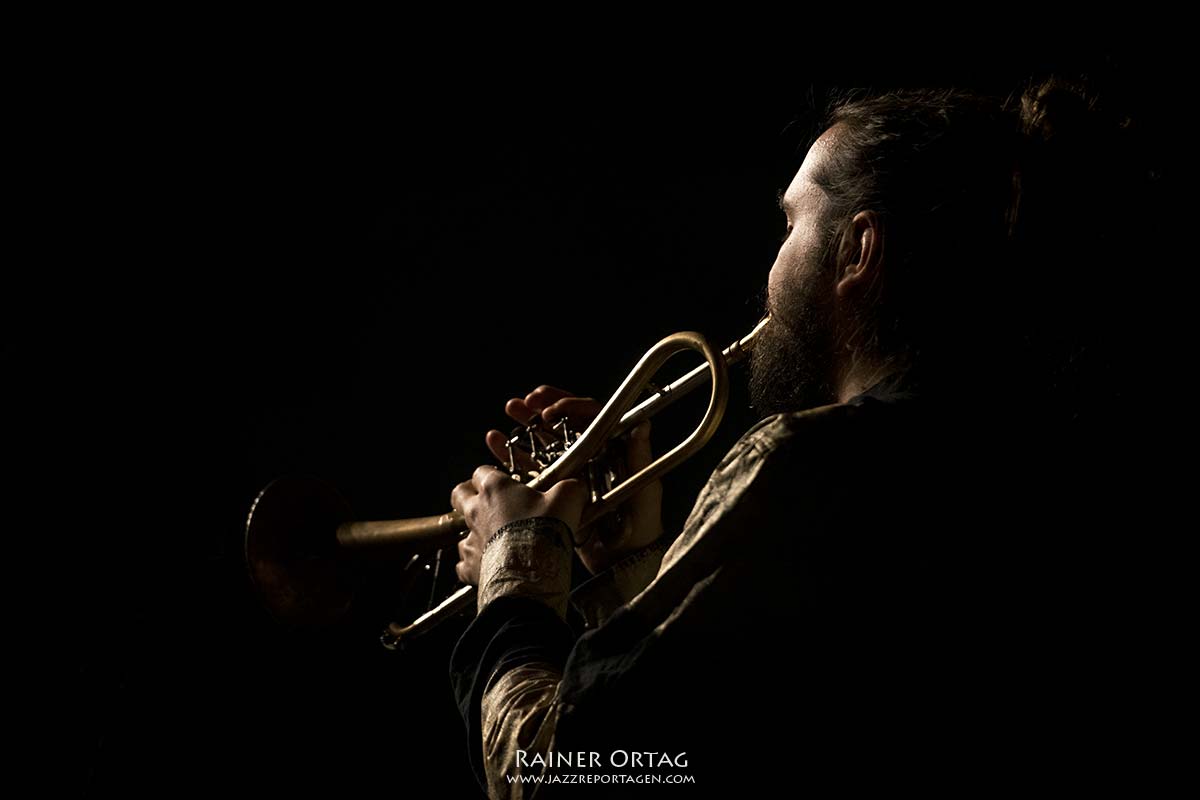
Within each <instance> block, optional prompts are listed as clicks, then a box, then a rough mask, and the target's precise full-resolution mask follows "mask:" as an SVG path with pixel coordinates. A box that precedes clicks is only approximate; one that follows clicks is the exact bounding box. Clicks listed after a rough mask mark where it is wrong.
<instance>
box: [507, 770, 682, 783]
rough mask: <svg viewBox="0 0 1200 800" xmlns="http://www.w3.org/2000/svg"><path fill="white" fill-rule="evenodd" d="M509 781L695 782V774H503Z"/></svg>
mask: <svg viewBox="0 0 1200 800" xmlns="http://www.w3.org/2000/svg"><path fill="white" fill-rule="evenodd" d="M504 777H505V778H507V779H508V782H509V783H695V782H696V776H695V775H626V774H624V773H619V772H618V773H616V774H612V775H608V774H601V775H589V774H587V773H576V772H566V773H562V774H558V773H553V774H550V775H505V776H504Z"/></svg>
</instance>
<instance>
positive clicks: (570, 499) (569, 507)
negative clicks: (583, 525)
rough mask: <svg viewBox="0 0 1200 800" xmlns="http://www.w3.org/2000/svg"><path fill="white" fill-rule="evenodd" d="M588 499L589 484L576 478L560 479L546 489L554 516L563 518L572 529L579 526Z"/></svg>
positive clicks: (547, 498)
mask: <svg viewBox="0 0 1200 800" xmlns="http://www.w3.org/2000/svg"><path fill="white" fill-rule="evenodd" d="M587 499H588V491H587V484H585V483H584V482H583V481H581V480H577V479H575V478H568V479H567V480H565V481H559V482H558V483H556V484H554V485H553V486H551V487H550V488H549V489H548V490H547V491H546V500H547V501H548V502H549V504H550V508H551V510H552V511H553V512H554V516H556V517H559V518H561V519H563V520H564V521H565V522H566V523H567V524H568V525H570V526H571V529H572V530H574V529H576V528H578V527H579V518H580V516H582V514H583V506H584V504H585V503H587Z"/></svg>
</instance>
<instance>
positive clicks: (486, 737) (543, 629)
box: [451, 518, 574, 797]
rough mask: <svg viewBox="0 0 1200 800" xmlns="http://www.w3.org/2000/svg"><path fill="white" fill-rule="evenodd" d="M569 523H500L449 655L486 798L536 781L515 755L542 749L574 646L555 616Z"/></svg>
mask: <svg viewBox="0 0 1200 800" xmlns="http://www.w3.org/2000/svg"><path fill="white" fill-rule="evenodd" d="M571 556H572V547H571V539H570V529H569V528H567V527H566V526H565V525H564V524H562V523H561V522H559V521H558V520H554V519H550V518H533V519H528V520H520V521H518V522H514V523H510V524H509V525H506V526H504V527H503V528H501V529H500V530H499V531H497V533H496V535H495V536H493V537H492V538H491V539H490V540H489V541H488V543H487V546H486V548H485V549H484V552H483V557H482V562H481V565H480V581H479V613H478V615H477V616H476V618H475V620H474V621H473V622H472V623H471V625H470V626H468V628H467V630H466V631H465V632H464V633H463V636H462V638H461V639H460V640H459V643H458V646H457V647H456V648H455V651H454V654H453V656H452V657H451V678H452V681H453V684H454V690H455V695H456V697H457V699H458V704H459V710H460V712H461V713H462V715H463V719H464V721H465V722H466V725H467V733H468V737H469V738H468V745H469V748H470V757H471V765H472V768H473V769H474V771H475V774H476V777H477V779H478V780H479V781H480V783H481V785H484V786H486V788H487V790H488V793H489V795H490V796H492V797H529V796H531V794H532V790H533V789H534V788H536V786H537V784H521V783H520V782H519V781H517V782H515V783H510V782H509V781H510V778H513V779H515V778H517V776H520V775H528V774H529V770H530V769H531V768H532V769H537V767H536V766H535V767H527V764H528V762H527V761H525V760H524V759H519V758H518V755H519V752H518V751H526V752H528V753H530V754H533V753H537V752H543V753H544V752H545V751H546V750H547V749H549V744H550V742H551V740H552V739H553V735H554V722H555V719H556V716H557V715H556V712H555V710H554V709H555V705H554V700H555V697H556V694H557V689H558V682H559V678H560V677H561V674H562V665H563V664H564V663H565V661H566V657H567V653H568V652H569V651H570V649H571V646H572V644H573V643H574V634H573V632H572V631H571V629H570V627H569V626H568V625H567V623H566V622H565V620H564V616H565V613H566V606H567V597H568V593H569V591H570V574H571V573H570V570H571Z"/></svg>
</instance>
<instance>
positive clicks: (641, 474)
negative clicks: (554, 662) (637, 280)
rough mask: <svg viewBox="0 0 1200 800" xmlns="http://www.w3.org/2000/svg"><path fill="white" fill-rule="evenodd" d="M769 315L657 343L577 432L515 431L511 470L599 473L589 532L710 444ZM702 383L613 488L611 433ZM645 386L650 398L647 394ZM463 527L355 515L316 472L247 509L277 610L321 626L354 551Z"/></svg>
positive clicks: (430, 544) (402, 547) (252, 566)
mask: <svg viewBox="0 0 1200 800" xmlns="http://www.w3.org/2000/svg"><path fill="white" fill-rule="evenodd" d="M769 322H770V315H767V316H765V317H763V318H762V319H761V320H760V321H759V322H758V323H757V324H756V325H755V326H754V328H753V329H752V330H751V331H750V333H748V334H747V335H745V336H743V337H741V338H740V339H738V340H737V341H735V342H733V343H732V344H731V345H729V346H728V347H727V348H725V349H724V350H722V351H720V352H717V351H716V350H714V349H713V348H712V347H711V346H710V345H709V343H708V341H707V340H706V339H705V338H704V336H702V335H701V334H699V333H696V332H693V331H683V332H679V333H674V334H671V335H670V336H667V337H666V338H664V339H662V340H660V341H659V342H658V343H657V344H655V345H654V346H653V347H651V348H650V349H649V350H648V351H647V352H646V354H645V355H643V356H642V358H641V359H640V360H639V361H638V363H637V365H636V366H635V367H634V368H633V370H632V371H631V372H630V373H629V375H628V376H627V377H626V378H625V380H624V381H623V382H622V383H621V385H620V387H619V388H618V389H617V391H616V392H615V393H614V394H613V395H612V397H611V398H609V400H608V402H607V403H605V404H604V406H603V408H602V409H601V410H600V412H599V414H597V415H596V417H595V418H594V419H592V421H591V423H590V424H589V425H588V426H587V428H586V429H585V430H584V431H583V432H582V433H573V432H572V431H571V430H570V428H569V426H568V423H567V421H566V420H563V421H560V422H559V423H558V424H557V425H556V426H555V427H554V429H552V430H551V429H547V428H545V427H544V426H543V425H542V423H541V422H540V420H537V419H535V420H532V421H531V422H530V424H529V425H527V426H525V428H524V430H523V431H519V432H517V433H515V434H514V436H513V437H512V438H511V439H510V441H509V452H510V464H509V468H510V473H511V474H512V476H513V477H514V478H515V479H518V480H526V481H527V485H528V486H530V487H531V488H534V489H537V488H549V487H550V486H553V485H554V484H555V483H557V482H558V481H561V480H564V479H566V478H572V477H582V476H589V477H591V478H592V479H593V480H592V481H591V483H592V496H591V501H590V502H589V503H588V504H587V506H586V507H585V509H584V512H583V517H582V519H581V522H580V529H581V530H583V529H584V528H586V527H587V526H589V525H591V524H592V523H594V522H596V521H597V520H599V519H600V518H601V517H604V516H605V515H606V514H609V513H611V512H613V511H614V510H616V509H617V508H618V507H620V506H621V504H622V503H624V502H625V501H626V500H628V499H629V498H631V497H633V496H634V495H635V494H637V492H639V491H640V490H641V489H642V488H644V487H645V486H646V485H648V484H649V483H651V482H652V481H655V480H657V479H658V478H660V477H662V476H663V475H665V474H666V473H667V472H669V471H670V470H672V469H673V468H675V467H676V466H677V465H679V464H680V463H682V462H683V461H685V460H686V459H687V458H689V457H690V456H691V455H693V454H694V453H695V452H696V451H697V450H699V449H700V448H702V447H703V446H704V445H705V444H707V443H708V441H709V439H711V438H712V436H713V434H715V433H716V431H717V428H718V426H719V425H720V422H721V418H722V417H723V416H724V413H725V408H726V405H727V404H728V399H729V377H728V367H729V366H732V365H734V364H737V363H739V362H741V361H743V360H744V359H745V358H746V357H747V356H748V355H749V354H750V352H751V351H752V349H753V347H754V342H755V339H756V338H757V337H758V335H759V333H761V331H762V330H763V328H764V327H766V325H767V324H768V323H769ZM688 350H691V351H695V352H698V353H700V354H701V355H702V356H703V357H704V360H705V363H703V364H700V365H698V366H696V367H695V368H693V369H692V370H690V371H688V372H687V373H685V374H684V375H683V376H682V377H680V378H679V379H677V380H675V381H674V382H672V383H670V384H667V385H666V386H662V387H658V386H655V385H654V384H652V382H651V381H652V379H653V377H654V376H655V375H656V374H657V373H658V371H659V370H660V369H661V368H662V366H663V365H664V364H665V363H666V361H667V360H668V359H670V358H671V357H672V356H675V355H677V354H679V353H681V352H685V351H688ZM705 382H707V383H708V384H709V402H708V408H707V409H706V411H705V413H704V416H703V418H702V419H701V420H700V422H699V423H698V424H697V426H696V428H695V429H694V430H693V431H692V433H691V434H690V435H688V436H687V437H686V438H684V439H683V440H682V441H680V442H679V443H678V444H676V445H675V446H674V447H673V448H671V449H670V450H668V451H666V452H665V453H663V454H662V455H660V456H659V457H658V458H657V459H655V460H654V461H653V462H652V463H650V464H649V465H647V466H646V467H645V468H643V469H641V470H639V471H638V472H637V473H635V474H633V475H631V476H629V477H627V478H625V479H624V480H621V481H619V482H615V485H614V483H613V481H614V480H615V478H614V475H613V473H612V472H611V471H608V470H605V469H603V468H601V469H597V465H598V464H600V463H601V461H602V457H603V453H604V451H605V450H606V448H607V445H608V444H609V442H610V441H612V440H613V439H615V438H616V437H618V436H620V435H622V434H624V433H626V432H627V431H629V430H631V429H632V428H634V427H636V426H637V425H638V424H639V423H641V422H643V421H644V420H647V419H649V418H650V417H652V416H654V415H655V414H657V413H659V412H660V411H662V410H663V409H665V408H667V407H668V406H670V405H672V404H673V403H675V402H676V401H677V400H679V399H681V398H683V397H685V396H687V395H688V394H689V393H691V392H693V391H694V390H696V389H698V388H699V387H700V386H702V385H704V383H705ZM647 390H649V392H650V395H649V396H648V397H646V399H644V400H640V401H639V400H638V398H639V397H640V396H641V395H642V394H643V393H644V392H646V391H647ZM517 449H524V450H526V451H528V452H529V453H530V454H531V455H532V459H531V460H532V463H533V464H534V465H535V469H534V470H531V471H530V472H529V473H528V474H521V473H520V472H519V471H518V470H517V459H516V455H515V452H516V450H517ZM598 473H600V474H606V475H607V479H606V480H602V481H600V482H599V484H597V481H596V480H595V476H596V475H597V474H598ZM466 533H467V526H466V525H465V523H464V520H463V516H462V514H461V513H459V512H457V511H450V512H447V513H445V514H440V515H436V516H429V517H416V518H411V519H398V520H370V521H353V518H352V514H351V512H350V508H349V505H348V504H347V503H346V501H345V500H344V499H343V498H342V497H341V495H340V494H338V492H337V491H336V490H335V489H333V487H331V486H329V485H328V484H326V483H324V482H322V481H318V480H316V479H312V478H281V479H277V480H275V481H272V482H271V483H269V484H268V485H267V486H266V487H265V488H264V489H263V490H262V491H260V492H259V493H258V496H257V497H256V498H255V500H254V503H253V505H252V506H251V508H250V514H249V517H248V518H247V521H246V534H245V556H246V564H247V568H248V570H249V573H250V577H251V580H252V582H253V583H254V586H255V588H256V589H257V590H258V593H259V596H260V597H261V599H262V601H263V603H264V605H265V606H266V608H267V610H268V611H269V612H270V613H271V615H272V616H273V617H275V618H276V619H277V620H279V621H280V622H283V623H285V624H289V625H306V624H321V623H329V622H333V621H335V620H336V619H338V618H339V617H341V616H342V615H343V614H345V613H346V612H347V611H348V610H349V608H350V606H351V603H352V601H353V595H354V592H353V588H352V583H353V581H352V561H353V560H354V557H355V556H360V555H363V554H368V553H369V554H375V553H397V552H399V553H405V554H407V553H411V552H413V551H424V552H428V551H430V550H434V549H440V548H444V547H447V546H449V545H452V544H455V543H456V542H457V541H458V540H459V539H461V538H462V537H463V536H464V535H465V534H466ZM416 557H417V556H414V558H416ZM475 603H476V589H475V587H474V586H462V587H460V588H459V589H457V590H456V591H455V592H454V593H453V594H451V595H450V596H449V597H447V598H446V599H444V600H443V601H441V602H440V603H438V604H437V605H436V606H434V607H433V608H430V609H429V610H428V611H426V612H425V613H423V614H421V615H420V616H419V617H417V618H416V619H415V620H413V621H412V622H411V623H409V624H407V625H399V624H397V623H391V624H389V625H388V626H387V628H386V629H385V630H384V632H383V634H382V635H381V637H380V641H381V642H382V644H383V645H384V646H385V647H387V648H388V649H393V650H394V649H397V648H398V647H400V646H401V644H403V643H405V642H407V641H408V640H410V639H412V638H413V637H415V636H417V635H419V634H421V633H424V632H426V631H428V630H430V629H432V628H434V627H435V626H437V625H438V624H439V623H441V622H443V621H445V620H447V619H449V618H451V617H454V616H456V615H457V614H459V613H461V612H464V611H466V610H467V609H468V608H470V607H472V606H473V605H475Z"/></svg>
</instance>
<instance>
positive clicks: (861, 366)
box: [837, 356, 897, 403]
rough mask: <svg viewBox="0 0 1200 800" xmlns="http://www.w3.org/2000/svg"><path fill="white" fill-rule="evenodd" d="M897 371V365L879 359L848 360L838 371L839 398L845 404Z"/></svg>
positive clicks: (853, 358)
mask: <svg viewBox="0 0 1200 800" xmlns="http://www.w3.org/2000/svg"><path fill="white" fill-rule="evenodd" d="M896 371H897V367H896V365H895V364H892V363H888V362H885V361H883V360H879V359H865V358H861V357H860V358H855V357H853V356H852V357H850V358H848V359H847V360H846V361H845V362H844V363H843V365H842V368H841V369H839V370H838V374H839V378H838V381H837V398H838V402H839V403H845V402H846V401H847V400H849V399H850V398H852V397H854V396H855V395H859V394H862V393H863V392H865V391H866V390H867V389H870V388H871V387H872V386H874V385H875V384H876V383H878V382H879V381H881V380H883V379H884V378H886V377H888V376H889V375H891V374H893V373H894V372H896Z"/></svg>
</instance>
